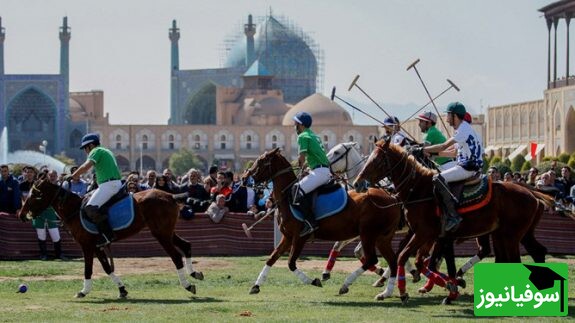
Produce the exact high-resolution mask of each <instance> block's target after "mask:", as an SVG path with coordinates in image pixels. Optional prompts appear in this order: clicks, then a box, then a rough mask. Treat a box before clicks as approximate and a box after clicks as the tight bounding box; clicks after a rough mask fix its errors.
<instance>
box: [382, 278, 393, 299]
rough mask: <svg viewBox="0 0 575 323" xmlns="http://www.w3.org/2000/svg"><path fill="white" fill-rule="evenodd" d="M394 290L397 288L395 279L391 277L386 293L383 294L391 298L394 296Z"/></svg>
mask: <svg viewBox="0 0 575 323" xmlns="http://www.w3.org/2000/svg"><path fill="white" fill-rule="evenodd" d="M394 288H395V277H391V278H389V280H388V281H387V286H386V287H385V292H383V297H391V295H393V289H394Z"/></svg>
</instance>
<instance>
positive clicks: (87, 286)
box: [80, 279, 92, 295]
mask: <svg viewBox="0 0 575 323" xmlns="http://www.w3.org/2000/svg"><path fill="white" fill-rule="evenodd" d="M91 291H92V280H91V279H84V288H82V290H81V291H80V293H82V294H84V295H88V293H90V292H91Z"/></svg>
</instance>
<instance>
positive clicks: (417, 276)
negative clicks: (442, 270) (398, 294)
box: [410, 269, 421, 283]
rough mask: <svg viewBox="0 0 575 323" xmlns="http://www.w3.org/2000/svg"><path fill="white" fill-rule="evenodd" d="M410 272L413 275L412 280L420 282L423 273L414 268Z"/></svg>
mask: <svg viewBox="0 0 575 323" xmlns="http://www.w3.org/2000/svg"><path fill="white" fill-rule="evenodd" d="M410 273H411V277H412V279H411V281H412V282H413V283H418V282H419V281H420V280H421V275H420V274H419V271H417V270H415V269H413V270H411V271H410Z"/></svg>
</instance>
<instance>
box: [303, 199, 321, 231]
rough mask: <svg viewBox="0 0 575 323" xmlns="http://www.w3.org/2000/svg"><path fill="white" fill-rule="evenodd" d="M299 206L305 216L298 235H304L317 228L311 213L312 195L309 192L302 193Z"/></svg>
mask: <svg viewBox="0 0 575 323" xmlns="http://www.w3.org/2000/svg"><path fill="white" fill-rule="evenodd" d="M299 208H300V210H301V211H302V213H303V216H304V218H305V221H304V223H305V226H304V228H303V230H302V231H301V233H300V235H299V236H300V237H305V236H307V235H308V234H311V233H312V232H314V231H315V230H317V229H318V224H317V221H316V219H315V215H314V214H313V196H312V195H311V194H306V195H304V196H303V197H302V198H301V199H300V201H299Z"/></svg>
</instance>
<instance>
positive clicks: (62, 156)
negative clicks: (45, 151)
mask: <svg viewBox="0 0 575 323" xmlns="http://www.w3.org/2000/svg"><path fill="white" fill-rule="evenodd" d="M54 158H55V159H57V160H59V161H61V162H62V163H64V164H65V165H66V166H73V165H76V161H75V160H74V159H72V158H70V157H68V156H66V152H64V151H63V152H62V153H61V154H59V155H54Z"/></svg>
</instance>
